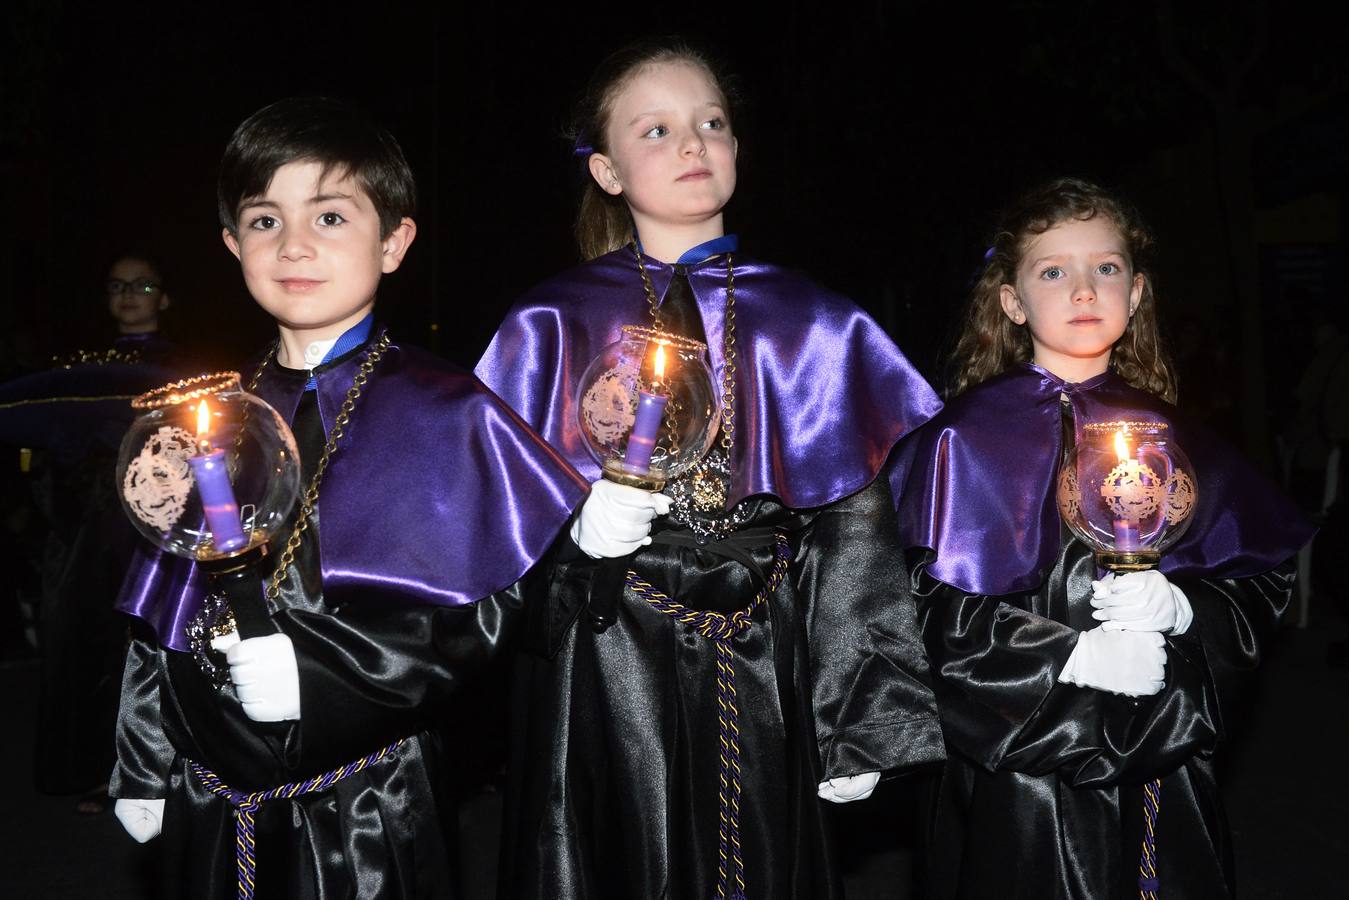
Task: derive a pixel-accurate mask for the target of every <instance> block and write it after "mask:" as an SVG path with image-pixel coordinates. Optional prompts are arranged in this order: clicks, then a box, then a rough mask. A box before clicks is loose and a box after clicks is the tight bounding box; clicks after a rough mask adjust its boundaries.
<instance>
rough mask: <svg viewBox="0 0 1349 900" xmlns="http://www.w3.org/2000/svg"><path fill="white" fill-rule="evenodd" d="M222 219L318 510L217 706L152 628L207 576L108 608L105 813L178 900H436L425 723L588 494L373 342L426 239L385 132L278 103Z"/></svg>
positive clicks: (396, 347)
mask: <svg viewBox="0 0 1349 900" xmlns="http://www.w3.org/2000/svg"><path fill="white" fill-rule="evenodd" d="M219 200H220V215H221V221H222V224H223V225H224V239H225V244H226V245H227V246H228V247H229V249H230V251H231V252H232V253H233V254H234V255H235V256H236V257H238V259H239V262H240V264H241V266H242V269H243V275H244V280H245V282H246V283H247V285H248V289H249V291H250V293H251V294H252V295H253V297H254V298H255V299H256V300H257V302H258V304H259V305H260V306H262V307H263V309H265V310H267V312H268V313H270V314H271V315H272V316H273V317H274V318H275V319H276V322H277V327H278V330H279V332H280V339H279V341H278V342H277V344H276V346H275V348H274V350H273V351H272V352H271V353H270V354H269V355H268V356H267V357H266V358H265V359H264V361H263V363H262V365H261V368H260V370H258V371H257V373H256V375H253V374H251V373H246V374H245V383H248V382H249V380H250V379H252V380H253V382H254V384H253V387H252V390H253V391H254V392H255V393H257V394H258V395H259V396H261V397H262V398H263V399H265V400H266V401H267V402H269V403H270V404H271V405H272V406H273V407H275V408H276V409H277V410H278V411H279V412H280V413H281V415H282V416H283V417H285V418H287V419H288V420H289V421H290V422H291V426H292V430H293V431H294V433H295V437H296V444H297V445H298V447H299V448H300V456H301V462H302V466H301V468H302V470H303V476H302V485H303V486H305V487H309V486H310V485H312V484H313V483H314V482H315V481H317V483H318V502H317V504H316V507H315V512H314V515H313V516H311V517H310V519H309V522H308V527H307V528H305V529H304V530H302V531H301V532H300V534H301V538H300V544H299V548H298V551H297V552H296V553H295V554H294V561H293V564H292V565H291V566H290V567H289V571H288V572H287V577H286V579H285V580H284V581H283V582H282V583H281V585H280V589H279V590H271V591H269V596H268V598H267V602H268V611H269V613H270V618H271V621H272V623H273V624H274V625H275V627H276V629H277V633H276V634H272V635H269V636H266V637H252V638H248V639H245V640H242V641H239V642H238V643H236V644H234V645H233V646H232V647H229V648H228V651H227V654H226V658H227V661H228V663H229V670H230V679H231V682H232V683H231V684H229V685H226V686H225V687H224V688H223V689H222V690H219V691H216V690H215V689H214V688H213V687H212V686H211V684H210V683H209V681H208V679H207V677H206V676H205V675H204V674H203V671H202V668H201V667H199V665H198V661H197V660H196V659H194V657H193V655H192V654H191V653H190V652H183V651H184V650H185V649H186V642H185V639H184V636H183V634H182V633H181V631H182V629H181V627H180V626H179V627H175V626H169V625H166V624H163V623H168V622H175V623H181V622H184V621H188V620H189V619H190V618H191V617H192V615H193V614H194V612H195V611H196V610H198V609H199V608H200V607H201V605H202V597H203V585H202V584H201V583H200V582H199V579H198V578H197V576H196V574H195V572H190V571H188V567H187V566H185V565H184V566H181V567H180V566H178V565H177V564H176V562H175V561H174V560H171V559H166V558H157V559H154V558H147V559H146V560H145V562H144V564H143V565H141V566H140V567H139V568H135V569H133V571H132V573H131V574H130V576H129V577H128V582H127V586H126V588H125V589H124V592H123V597H122V599H121V601H120V604H119V605H120V607H121V608H122V609H123V610H125V611H127V612H129V613H131V614H133V615H136V616H139V617H140V618H142V619H144V620H145V621H146V623H149V624H150V625H151V629H150V630H151V631H153V632H154V633H153V634H151V633H148V632H147V633H146V634H145V635H143V636H141V637H138V638H137V639H136V640H134V641H133V643H132V645H131V648H130V651H129V654H128V657H127V664H126V671H125V675H124V681H123V691H122V708H121V712H120V716H119V722H118V742H117V743H118V747H117V749H118V763H117V767H116V769H115V770H114V772H113V778H112V784H111V790H110V793H111V794H112V796H114V797H117V798H119V799H118V800H117V804H116V812H117V816H118V818H119V819H120V820H121V822H122V823H123V825H124V826H125V827H126V829H127V831H128V832H130V833H131V835H132V836H133V837H135V838H136V839H137V840H139V841H146V840H149V839H150V838H152V837H154V836H155V835H156V834H160V833H161V831H162V834H163V838H164V841H165V843H166V845H167V846H166V865H165V872H166V877H167V879H168V881H169V885H170V891H169V893H171V894H177V895H181V896H184V897H192V898H214V897H220V898H224V897H228V896H232V895H233V894H234V893H235V889H236V868H237V881H238V890H239V896H245V893H246V891H245V888H246V887H247V895H248V896H254V895H256V896H259V897H263V896H267V897H288V898H290V897H320V896H321V897H339V896H340V897H354V896H360V897H363V898H365V897H405V896H409V897H410V896H414V895H415V896H419V897H420V896H436V897H445V896H450V895H452V894H453V893H454V890H453V887H454V886H453V881H452V877H451V868H450V863H449V853H448V850H449V849H450V847H449V844H450V836H451V832H450V830H449V829H448V828H446V827H445V825H444V822H445V820H446V819H447V818H449V819H452V817H453V810H452V809H448V808H445V807H444V806H443V805H442V804H441V802H440V799H441V798H440V797H439V796H438V793H439V791H440V789H441V784H442V780H443V779H442V765H443V764H442V761H441V748H440V746H439V743H438V740H437V738H436V737H435V736H434V735H433V734H432V733H431V730H430V724H431V722H432V721H433V719H434V718H435V716H436V714H437V712H438V711H440V710H441V709H442V701H443V700H444V698H445V697H446V695H447V694H448V693H449V692H450V691H451V690H452V689H453V688H455V687H456V686H457V685H458V684H459V683H460V682H461V681H462V680H463V679H464V677H465V676H466V675H467V674H469V673H470V672H471V671H472V670H473V669H474V668H475V666H476V665H480V664H481V663H482V661H483V660H484V658H486V657H488V656H490V655H491V654H492V653H493V652H494V651H495V650H496V649H497V648H498V647H499V645H500V643H501V641H502V640H504V638H505V632H506V631H507V630H509V629H508V628H507V626H508V624H509V623H510V622H512V621H515V620H516V619H518V618H519V617H518V616H514V615H512V611H513V610H515V609H516V608H518V607H519V606H520V605H521V604H522V603H523V602H524V589H523V587H522V585H521V583H520V579H521V576H522V575H523V574H524V573H525V571H526V570H527V569H529V568H530V567H531V566H532V565H533V563H534V562H535V561H536V560H537V559H538V558H539V557H540V556H541V555H542V554H543V553H544V551H545V550H546V549H547V547H548V546H549V545H550V544H551V542H552V540H553V538H554V536H555V535H556V534H557V533H558V532H559V531H560V529H561V528H562V526H563V525H564V524H565V523H566V521H567V519H568V517H569V515H570V511H571V508H572V507H573V506H575V505H576V504H577V503H578V502H579V500H580V498H581V497H582V496H583V494H584V486H583V483H582V482H581V481H580V480H579V479H578V477H577V476H576V475H575V473H574V472H573V471H572V470H571V469H570V468H569V467H568V466H567V464H566V463H564V462H562V461H561V460H560V458H559V457H558V456H557V455H556V454H555V453H554V452H553V451H552V450H551V449H549V448H548V447H547V446H546V445H545V444H543V443H542V442H541V441H540V440H539V439H538V438H537V437H536V436H535V435H534V434H533V432H531V431H529V430H528V428H527V427H526V426H524V425H523V424H521V422H520V420H519V419H518V418H517V417H515V415H514V414H513V413H511V412H510V411H509V410H507V409H506V408H505V407H504V406H503V405H502V404H501V403H500V402H499V401H498V400H497V399H496V397H495V396H494V395H493V394H491V393H490V392H488V391H487V390H486V389H485V388H484V387H483V386H482V385H481V384H480V383H479V382H478V381H477V380H476V379H475V378H473V377H472V375H470V374H468V373H464V372H461V371H459V370H457V369H455V368H453V367H451V366H449V365H448V364H446V363H443V362H441V361H440V360H438V359H436V358H434V357H431V356H429V355H427V354H425V353H423V352H420V351H417V350H414V349H412V348H409V347H407V346H405V345H401V344H399V343H396V342H394V341H393V340H392V339H390V338H389V337H388V336H387V335H386V334H385V333H384V332H383V331H382V330H381V329H380V328H378V327H375V326H373V325H372V315H373V313H372V310H373V307H374V303H375V292H376V289H377V287H378V285H379V280H380V277H381V276H382V275H383V274H385V273H389V272H393V271H394V270H396V269H397V268H398V266H399V264H400V263H401V262H402V260H403V257H404V255H405V254H406V253H407V250H408V247H409V246H410V245H411V243H412V241H413V238H414V237H415V235H416V225H415V224H414V222H413V220H412V218H411V213H412V208H413V182H412V175H411V172H410V171H409V169H408V166H407V163H406V162H405V160H404V158H403V155H402V152H401V150H400V149H399V147H398V145H397V143H396V142H395V141H394V140H393V138H392V137H391V136H390V135H389V134H388V133H386V132H385V131H383V130H382V129H380V128H378V127H377V126H375V125H373V124H372V123H370V122H369V121H368V120H366V119H364V118H362V117H361V116H359V115H358V114H356V113H355V112H354V111H352V110H351V109H349V108H348V107H346V106H344V105H342V104H340V103H337V102H335V101H331V100H322V99H291V100H283V101H281V102H279V103H276V104H273V105H272V106H269V107H267V108H265V109H263V110H261V111H259V112H257V113H255V114H254V115H253V116H251V117H250V118H249V119H247V120H246V121H245V122H244V123H243V124H242V125H240V126H239V129H238V130H237V131H236V132H235V133H234V137H233V138H232V139H231V141H230V144H229V146H228V147H227V148H226V151H225V157H224V160H223V163H222V168H221V176H220V188H219ZM353 395H354V396H355V403H354V406H353V407H352V408H351V409H350V411H349V413H348V421H347V422H345V423H344V424H343V427H342V428H341V433H340V436H337V435H336V434H335V429H334V423H335V421H336V420H337V417H338V415H339V411H340V410H341V408H342V405H343V403H344V401H345V400H348V399H349V398H350V397H352V396H353ZM325 459H326V466H325V465H323V464H321V461H322V460H325ZM521 511H527V515H520V514H519V513H521ZM289 537H290V532H286V533H284V534H282V535H281V536H280V537H279V538H278V545H277V546H275V547H274V548H273V550H274V552H273V554H272V555H271V556H270V557H269V559H273V560H275V559H276V558H277V557H278V555H281V554H279V551H280V550H281V549H282V548H283V547H284V546H285V544H286V539H287V538H289ZM269 581H270V579H269ZM475 601H477V602H475ZM156 623H159V624H156ZM353 770H354V771H353ZM333 771H338V775H337V776H336V777H334V778H332V779H319V778H318V777H319V776H323V775H325V773H329V772H333ZM315 779H317V780H319V781H321V783H322V784H323V785H324V786H323V787H319V788H317V789H314V783H313V781H312V780H315ZM307 782H308V783H307ZM297 786H298V787H297ZM275 789H279V790H275ZM258 792H271V793H269V794H268V799H262V800H261V801H256V798H251V797H250V796H249V795H256V794H257V793H258ZM273 794H278V795H280V796H276V797H275V798H272V795H273ZM255 802H256V809H255V810H254V809H252V807H253V806H254V803H255ZM236 809H237V810H238V813H237V819H236ZM249 819H251V820H252V823H253V824H252V828H251V831H250V830H249V829H248V828H246V827H245V826H246V824H247V820H249ZM250 840H251V841H252V842H253V843H252V845H251V846H250ZM254 866H256V871H254V869H253V867H254ZM254 889H256V894H254V893H253V892H254Z"/></svg>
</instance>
